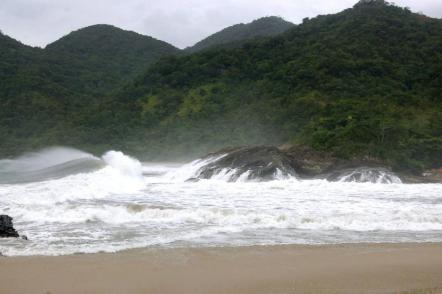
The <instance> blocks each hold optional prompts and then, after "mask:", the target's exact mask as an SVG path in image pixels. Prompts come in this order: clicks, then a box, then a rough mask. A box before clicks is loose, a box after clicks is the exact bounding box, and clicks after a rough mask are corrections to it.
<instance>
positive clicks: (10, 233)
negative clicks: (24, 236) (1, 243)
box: [0, 215, 19, 238]
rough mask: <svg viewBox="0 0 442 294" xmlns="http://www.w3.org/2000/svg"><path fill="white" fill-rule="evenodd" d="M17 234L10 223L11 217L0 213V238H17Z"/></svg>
mask: <svg viewBox="0 0 442 294" xmlns="http://www.w3.org/2000/svg"><path fill="white" fill-rule="evenodd" d="M18 237H19V235H18V233H17V231H16V230H15V229H14V226H13V224H12V217H10V216H8V215H0V238H18Z"/></svg>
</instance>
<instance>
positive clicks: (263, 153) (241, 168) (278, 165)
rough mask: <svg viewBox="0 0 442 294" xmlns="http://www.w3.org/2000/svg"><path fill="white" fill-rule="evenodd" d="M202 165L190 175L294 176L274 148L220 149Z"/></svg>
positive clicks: (287, 161)
mask: <svg viewBox="0 0 442 294" xmlns="http://www.w3.org/2000/svg"><path fill="white" fill-rule="evenodd" d="M203 160H205V161H206V162H207V163H206V164H205V165H203V166H202V167H201V168H200V169H199V170H198V171H197V173H196V174H195V176H194V177H193V178H192V180H194V179H212V178H220V179H225V180H227V181H230V182H235V181H237V180H240V179H243V180H256V181H270V180H275V179H281V178H289V177H295V176H296V171H295V169H294V168H293V166H292V161H291V159H290V157H288V156H287V155H286V154H284V152H282V151H281V150H279V149H278V148H276V147H268V146H258V147H241V148H230V149H223V150H221V151H219V152H217V153H212V154H209V155H208V156H206V157H205V158H204V159H203Z"/></svg>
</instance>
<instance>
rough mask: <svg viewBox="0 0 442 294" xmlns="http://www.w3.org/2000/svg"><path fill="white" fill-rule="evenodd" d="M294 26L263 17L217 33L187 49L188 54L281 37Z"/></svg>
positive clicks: (280, 19)
mask: <svg viewBox="0 0 442 294" xmlns="http://www.w3.org/2000/svg"><path fill="white" fill-rule="evenodd" d="M293 27H294V24H292V23H291V22H288V21H285V20H284V19H282V18H280V17H276V16H269V17H263V18H260V19H257V20H254V21H253V22H251V23H247V24H243V23H241V24H237V25H233V26H231V27H228V28H225V29H223V30H222V31H220V32H217V33H215V34H213V35H211V36H209V37H207V38H205V39H204V40H201V41H200V42H198V43H196V44H195V45H193V46H192V47H188V48H186V51H187V52H191V53H193V52H198V51H201V50H204V49H207V48H214V47H221V46H226V47H231V46H238V45H240V44H242V43H243V42H244V41H247V40H250V39H253V38H257V37H272V36H276V35H279V34H281V33H283V32H285V31H287V30H288V29H290V28H293Z"/></svg>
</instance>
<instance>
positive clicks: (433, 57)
mask: <svg viewBox="0 0 442 294" xmlns="http://www.w3.org/2000/svg"><path fill="white" fill-rule="evenodd" d="M441 72H442V21H441V20H439V19H431V18H428V17H426V16H423V15H419V14H415V13H412V12H411V11H409V10H408V9H404V8H400V7H396V6H394V5H390V4H388V3H386V2H384V1H361V2H360V3H358V4H357V5H355V6H354V7H353V8H352V9H348V10H345V11H343V12H341V13H338V14H334V15H327V16H319V17H316V18H314V19H310V20H308V19H306V20H305V21H304V23H303V24H301V25H299V26H297V27H295V28H293V29H291V30H290V31H289V32H287V33H285V34H283V35H280V36H278V37H275V38H272V39H270V40H262V41H260V40H256V41H252V42H249V43H247V44H245V45H244V46H242V47H241V48H236V49H230V50H224V49H219V50H209V51H205V52H202V53H198V54H194V55H190V56H185V57H179V58H169V59H167V60H163V61H162V62H160V63H157V64H156V65H154V66H153V67H151V68H150V69H149V70H148V71H147V72H146V74H145V75H143V76H141V77H139V78H138V79H136V81H135V82H134V83H132V84H131V85H128V86H126V87H125V88H123V89H122V90H121V91H120V92H119V94H118V95H117V96H116V97H114V98H111V99H109V100H108V101H107V102H106V105H103V106H102V108H101V113H102V115H100V118H99V120H100V121H108V122H109V124H108V126H109V129H101V130H100V136H103V138H105V140H109V141H112V140H114V141H115V142H117V141H118V142H120V139H121V138H123V137H124V138H125V140H124V142H125V143H124V144H123V145H121V146H122V147H123V148H126V149H134V148H135V147H136V148H141V149H142V150H150V151H151V152H152V150H154V152H153V153H158V154H159V153H161V152H164V151H167V152H176V153H177V154H178V153H180V152H184V153H191V152H203V151H207V150H211V148H215V147H217V146H218V147H221V146H226V145H237V144H258V143H271V144H278V143H296V144H307V145H310V146H313V147H314V148H316V149H318V150H327V151H331V152H334V153H335V154H336V155H338V156H340V157H352V156H357V157H377V158H382V159H385V160H387V161H389V162H390V163H392V164H393V165H394V166H395V167H396V168H398V169H410V170H414V171H417V170H420V169H422V168H428V167H438V166H441V165H442V156H441V155H442V128H441V126H442V106H441V104H442V97H441V96H442V80H441V75H440V73H441ZM117 109H118V111H115V110H117ZM109 113H112V117H113V118H116V120H113V118H112V117H109V116H107V115H106V114H109ZM122 122H124V123H122ZM121 142H123V141H121ZM140 142H143V143H140ZM136 148H135V149H136ZM142 150H140V151H142Z"/></svg>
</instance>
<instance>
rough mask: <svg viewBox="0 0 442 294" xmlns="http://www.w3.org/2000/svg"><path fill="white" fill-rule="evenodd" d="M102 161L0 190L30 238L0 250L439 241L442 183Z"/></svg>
mask: <svg viewBox="0 0 442 294" xmlns="http://www.w3.org/2000/svg"><path fill="white" fill-rule="evenodd" d="M103 160H104V161H105V162H106V164H107V166H105V167H104V168H102V169H100V170H98V171H95V172H89V173H82V174H76V175H71V176H68V177H64V178H61V179H57V180H50V181H44V182H37V183H28V184H16V185H0V211H1V212H2V213H6V214H9V215H11V216H13V217H14V221H15V225H16V227H17V229H18V231H19V232H21V233H22V234H26V235H27V236H28V237H29V238H30V241H28V242H26V243H24V242H22V241H20V240H0V247H1V249H0V251H1V252H3V253H4V254H6V255H29V254H31V255H32V254H69V253H74V252H97V251H115V250H121V249H127V248H134V247H142V246H150V245H162V246H173V245H174V244H184V245H185V246H211V245H227V244H228V245H231V246H235V245H254V244H281V243H292V244H293V243H302V244H305V243H307V244H312V243H315V244H316V243H340V242H389V241H393V242H410V241H412V242H425V241H442V214H441V212H442V185H441V184H428V185H404V184H396V183H392V184H391V185H378V184H372V183H348V182H334V183H332V182H328V181H325V180H296V179H293V178H291V179H286V180H284V181H271V182H253V181H248V179H247V178H248V175H247V174H246V173H245V174H243V175H242V176H241V177H240V178H239V180H238V181H237V182H235V183H229V182H227V181H226V179H227V178H228V177H229V176H231V174H230V173H232V171H229V170H226V171H223V172H222V173H220V174H218V175H217V176H216V177H215V179H212V180H203V181H199V182H185V180H186V179H188V178H189V175H193V174H194V173H195V172H196V171H197V170H198V169H199V168H200V167H201V166H202V165H204V164H207V160H205V161H196V162H193V163H191V164H189V165H185V166H176V165H170V164H168V165H161V164H146V165H142V164H141V163H140V162H139V161H138V160H136V159H135V158H131V157H128V156H126V155H124V154H123V153H121V152H116V151H111V152H108V153H106V154H105V155H104V156H103ZM208 160H213V159H208ZM143 172H145V173H146V172H148V173H149V175H146V176H143ZM164 173H166V174H164ZM276 176H281V175H279V174H277V175H276ZM281 177H282V178H284V177H283V176H281Z"/></svg>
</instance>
